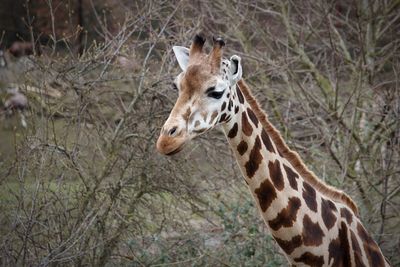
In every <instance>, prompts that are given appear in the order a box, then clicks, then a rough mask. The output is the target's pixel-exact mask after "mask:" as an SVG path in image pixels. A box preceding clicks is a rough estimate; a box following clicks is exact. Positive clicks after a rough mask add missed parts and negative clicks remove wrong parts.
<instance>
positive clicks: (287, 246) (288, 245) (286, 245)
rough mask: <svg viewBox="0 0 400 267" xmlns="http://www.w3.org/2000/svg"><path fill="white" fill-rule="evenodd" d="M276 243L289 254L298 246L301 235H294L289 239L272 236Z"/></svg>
mask: <svg viewBox="0 0 400 267" xmlns="http://www.w3.org/2000/svg"><path fill="white" fill-rule="evenodd" d="M274 238H275V240H276V242H277V243H278V245H279V246H280V247H281V248H282V249H283V251H285V253H286V254H287V255H290V254H291V253H292V252H293V251H294V250H295V249H296V248H298V247H300V246H301V244H302V243H303V242H302V239H301V235H296V236H294V237H293V238H292V239H290V240H289V241H287V240H282V239H279V238H277V237H274Z"/></svg>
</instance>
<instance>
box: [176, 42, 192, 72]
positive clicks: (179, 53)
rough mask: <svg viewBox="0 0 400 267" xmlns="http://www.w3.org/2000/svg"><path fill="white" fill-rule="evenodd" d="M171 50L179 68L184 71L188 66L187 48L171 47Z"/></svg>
mask: <svg viewBox="0 0 400 267" xmlns="http://www.w3.org/2000/svg"><path fill="white" fill-rule="evenodd" d="M172 50H174V54H175V57H176V59H177V60H178V64H179V67H181V69H182V70H183V71H185V70H186V68H187V66H188V64H189V48H186V47H183V46H174V47H172Z"/></svg>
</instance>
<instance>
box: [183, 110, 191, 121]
mask: <svg viewBox="0 0 400 267" xmlns="http://www.w3.org/2000/svg"><path fill="white" fill-rule="evenodd" d="M191 113H192V112H191V110H190V108H187V110H186V111H185V113H183V115H182V117H183V119H184V120H185V121H188V120H189V117H190V114H191Z"/></svg>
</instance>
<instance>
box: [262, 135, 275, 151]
mask: <svg viewBox="0 0 400 267" xmlns="http://www.w3.org/2000/svg"><path fill="white" fill-rule="evenodd" d="M261 139H262V141H263V143H264V146H265V148H266V149H267V150H268V151H269V152H271V153H275V149H274V146H273V145H272V142H271V139H270V138H269V136H268V134H267V132H266V131H265V130H264V129H263V130H262V131H261Z"/></svg>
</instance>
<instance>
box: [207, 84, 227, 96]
mask: <svg viewBox="0 0 400 267" xmlns="http://www.w3.org/2000/svg"><path fill="white" fill-rule="evenodd" d="M214 90H215V87H210V88H208V89H207V91H206V94H207V96H208V97H212V98H215V99H220V98H221V97H222V96H223V94H224V92H225V91H220V92H218V91H214Z"/></svg>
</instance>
